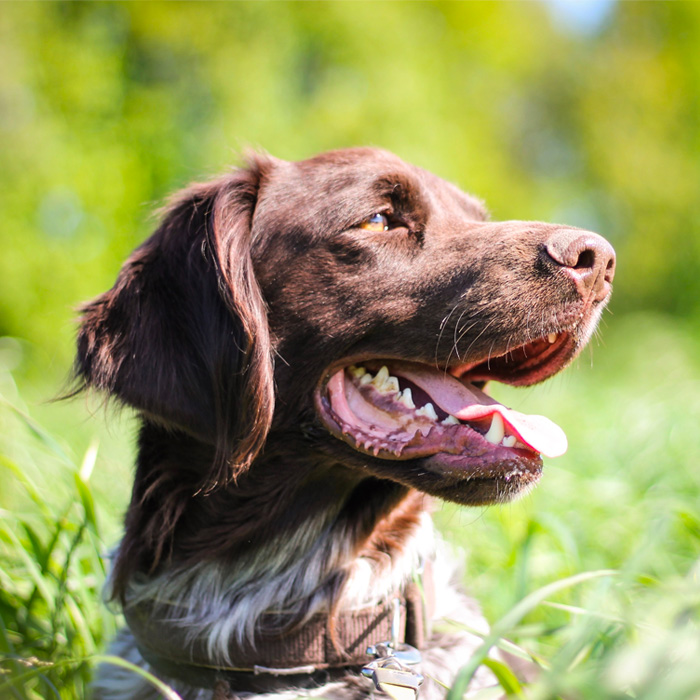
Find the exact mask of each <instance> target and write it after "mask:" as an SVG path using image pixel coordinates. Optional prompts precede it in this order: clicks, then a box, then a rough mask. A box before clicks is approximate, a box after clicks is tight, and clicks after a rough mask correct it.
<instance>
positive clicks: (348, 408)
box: [315, 332, 580, 505]
mask: <svg viewBox="0 0 700 700" xmlns="http://www.w3.org/2000/svg"><path fill="white" fill-rule="evenodd" d="M578 340H579V339H578V338H577V337H576V336H575V335H574V334H572V333H568V332H560V333H550V334H547V335H545V336H544V337H542V338H540V339H537V340H535V341H530V342H529V343H527V344H526V345H524V346H521V347H519V348H515V349H513V350H509V351H508V353H507V354H504V355H502V356H500V357H495V358H490V363H489V361H478V360H477V361H474V362H472V363H469V364H462V365H460V366H457V367H452V368H449V369H448V368H439V367H437V368H436V367H435V366H431V365H428V364H425V363H420V362H413V361H406V360H397V359H377V358H367V359H363V358H354V359H353V360H352V361H350V360H346V361H344V362H342V363H339V364H336V365H333V366H331V368H329V370H328V371H327V372H326V373H325V375H324V379H323V380H322V381H321V382H320V384H319V387H318V388H317V391H316V394H315V403H316V412H317V415H318V416H319V418H320V421H321V423H322V424H323V426H324V427H325V429H326V430H327V431H328V432H330V434H331V435H332V436H333V438H335V440H336V441H340V442H341V443H344V445H337V447H339V448H340V450H339V451H340V452H342V453H343V457H344V460H343V461H345V462H346V463H347V464H349V465H355V466H357V467H359V468H361V469H362V470H364V471H369V472H371V473H372V474H373V475H375V476H379V477H380V478H385V479H391V480H393V481H397V482H399V483H402V484H405V485H407V486H411V487H413V488H417V489H419V490H421V491H424V492H426V493H428V494H431V495H434V496H437V497H439V498H442V499H445V500H449V501H455V502H457V503H461V504H465V505H484V504H489V503H498V502H505V501H509V500H512V499H513V498H515V497H516V496H518V495H521V494H522V493H524V492H526V491H527V490H529V489H531V488H532V487H533V486H534V485H535V484H536V483H537V481H538V480H539V478H540V476H541V474H542V455H545V456H547V457H558V456H559V455H561V454H563V453H564V452H565V451H566V448H567V441H566V436H565V435H564V432H563V431H562V430H561V429H560V428H559V427H558V426H557V425H556V424H554V423H553V422H552V421H550V420H549V419H547V418H545V417H544V416H535V415H526V414H522V413H519V412H518V411H513V410H511V409H509V408H507V407H505V406H503V405H502V404H500V403H498V402H497V401H495V400H494V399H493V398H491V397H490V396H489V395H488V394H486V393H485V392H484V387H485V384H486V382H487V381H489V380H490V379H496V380H498V381H506V382H507V383H512V384H518V385H523V384H532V383H536V382H540V381H543V380H544V379H546V378H548V377H549V376H551V375H552V374H554V373H556V372H558V371H559V370H560V369H562V368H563V367H564V366H565V365H566V364H568V363H569V362H570V360H571V359H572V357H573V356H575V355H576V354H577V352H578V349H579V347H580V345H579V342H578ZM489 364H490V366H489ZM334 452H338V450H334Z"/></svg>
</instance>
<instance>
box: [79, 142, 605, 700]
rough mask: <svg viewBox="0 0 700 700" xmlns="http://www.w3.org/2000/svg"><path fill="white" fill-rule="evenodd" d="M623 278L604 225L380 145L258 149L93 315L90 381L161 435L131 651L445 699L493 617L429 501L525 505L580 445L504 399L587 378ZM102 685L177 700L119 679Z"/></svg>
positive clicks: (196, 191)
mask: <svg viewBox="0 0 700 700" xmlns="http://www.w3.org/2000/svg"><path fill="white" fill-rule="evenodd" d="M614 269H615V254H614V251H613V249H612V247H611V246H610V245H609V243H608V242H607V241H606V240H605V239H603V238H602V237H600V236H598V235H597V234H594V233H591V232H588V231H584V230H581V229H576V228H570V227H565V226H559V225H553V224H546V223H540V222H524V221H509V222H501V223H498V222H492V221H490V220H489V217H488V215H487V212H486V210H485V208H484V206H483V204H482V203H481V202H480V201H479V200H477V199H475V198H474V197H472V196H470V195H468V194H465V193H463V192H462V191H461V190H460V189H458V188H457V187H456V186H453V185H452V184H449V183H448V182H445V181H444V180H442V179H440V178H438V177H437V176H435V175H433V174H431V173H429V172H427V171H425V170H422V169H420V168H418V167H414V166H412V165H409V164H407V163H405V162H403V161H402V160H400V159H399V158H398V157H396V156H394V155H392V154H391V153H388V152H386V151H382V150H378V149H372V148H355V149H347V150H339V151H333V152H329V153H325V154H322V155H318V156H316V157H313V158H311V159H308V160H304V161H301V162H286V161H282V160H278V159H276V158H273V157H272V156H269V155H264V154H251V155H249V156H248V159H247V163H246V165H245V166H244V167H240V168H237V169H233V170H232V171H231V172H229V173H227V174H225V175H224V176H223V177H220V178H219V179H216V180H213V181H211V182H206V183H204V184H195V185H193V186H191V187H189V188H188V189H186V190H185V191H183V192H182V193H180V194H179V195H177V196H176V197H175V198H174V199H173V200H172V201H171V203H170V205H169V206H168V207H167V209H166V210H165V213H164V215H163V219H162V223H161V224H160V227H159V228H158V229H157V230H156V232H155V233H154V234H153V235H152V236H151V237H150V238H148V240H146V241H145V242H144V243H143V244H142V245H141V246H140V247H139V248H137V249H136V250H135V251H134V252H133V254H132V255H131V256H130V257H129V258H128V260H127V261H126V262H125V264H124V265H123V267H122V268H121V271H120V272H119V275H118V278H117V280H116V283H115V285H114V287H113V288H112V289H110V290H109V291H107V292H106V293H104V294H102V295H101V296H99V297H97V298H96V299H95V300H94V301H92V302H90V303H88V304H86V305H85V306H83V307H82V310H81V313H82V315H81V320H80V328H79V333H78V339H77V359H76V363H75V376H76V381H77V388H78V390H81V389H87V388H93V389H97V390H100V391H102V392H106V394H107V395H108V396H109V397H111V398H113V399H115V400H116V401H118V402H120V403H121V404H125V405H127V406H130V407H133V408H134V409H135V410H136V412H137V414H138V417H139V421H140V432H139V437H138V457H137V463H136V473H135V480H134V486H133V494H132V498H131V503H130V505H129V507H128V511H127V514H126V518H125V534H124V538H123V540H122V542H121V544H120V545H119V547H118V550H117V552H116V555H115V557H114V561H113V567H112V572H111V577H110V580H109V583H108V595H109V597H110V598H111V599H113V600H114V601H117V602H118V603H119V605H120V606H121V608H122V609H123V612H124V615H125V618H126V621H127V626H126V627H125V628H124V629H123V630H122V631H121V632H120V633H119V634H118V636H117V638H116V640H115V641H114V643H113V646H112V653H114V654H117V655H119V656H121V657H123V658H124V659H126V660H128V661H130V662H132V663H133V664H136V665H137V666H139V667H140V668H142V669H144V670H146V671H149V672H150V673H152V674H154V675H155V676H156V677H158V678H160V679H162V680H163V681H164V682H166V683H167V684H169V685H170V686H171V687H172V688H173V689H175V690H176V691H177V693H179V695H180V696H181V697H182V698H183V699H185V700H195V699H197V700H204V699H207V700H208V699H210V698H233V697H239V696H249V695H253V694H259V695H269V694H275V695H284V696H285V697H290V698H291V697H298V696H299V695H316V696H323V697H327V698H339V699H350V698H360V697H366V696H368V695H369V694H371V693H372V692H376V691H377V689H379V691H386V692H388V693H389V694H390V695H393V696H394V697H406V696H405V695H402V694H401V693H402V692H403V690H405V689H406V688H408V689H409V697H415V694H416V692H417V689H418V687H419V684H420V680H421V677H424V678H425V681H424V682H423V684H422V686H420V691H419V692H420V697H421V699H423V698H425V699H426V700H431V699H432V698H438V697H443V696H444V693H445V690H444V687H443V686H441V685H440V683H443V684H447V685H449V684H450V683H451V681H452V680H453V678H454V674H455V673H456V671H457V670H458V669H459V668H460V666H462V665H463V664H464V663H465V662H466V661H467V660H468V659H469V658H470V656H471V654H472V653H473V651H474V650H475V649H476V648H477V647H478V646H479V644H480V643H481V640H480V638H479V636H478V632H479V631H482V632H486V631H487V626H486V623H485V621H484V620H483V617H482V616H481V614H480V612H479V609H478V606H477V605H476V604H475V603H474V601H472V600H471V599H469V598H467V597H466V596H465V595H464V594H463V593H461V592H460V591H459V590H458V589H457V587H455V586H453V585H452V584H451V583H450V582H449V580H448V579H449V572H448V569H447V568H446V565H445V561H446V560H449V558H450V557H449V556H447V557H445V556H444V553H443V554H441V552H443V549H444V545H442V544H441V543H440V542H439V540H438V539H437V538H436V536H435V534H434V532H433V527H432V524H431V519H430V508H431V505H430V504H431V501H432V499H433V497H436V498H438V499H444V500H447V501H452V502H456V503H459V504H464V505H473V506H479V505H484V504H491V503H504V502H507V501H509V500H511V499H513V498H515V497H516V496H518V495H519V494H522V493H525V492H527V491H528V490H529V489H530V488H532V487H533V486H534V485H535V484H536V483H537V481H538V480H539V478H540V475H541V471H542V458H541V455H543V454H544V455H546V456H549V457H555V456H558V455H559V454H561V453H562V452H563V451H564V450H565V449H566V437H565V435H564V433H563V432H562V431H561V429H560V428H558V426H556V425H555V424H554V423H552V422H551V421H549V420H548V419H547V418H545V417H542V416H528V415H525V414H522V413H519V412H517V411H513V410H511V409H508V408H506V407H505V406H502V405H501V404H499V403H497V402H496V401H495V400H494V399H492V398H491V397H490V396H489V395H488V394H487V393H486V392H485V385H486V384H487V383H488V382H490V381H496V382H504V383H506V384H511V385H515V386H527V385H531V384H535V383H538V382H541V381H543V380H545V379H547V378H548V377H550V376H552V375H553V374H555V373H556V372H559V371H560V370H561V369H563V368H564V367H565V366H566V365H567V364H569V363H570V362H571V360H572V359H573V358H574V357H575V356H576V355H577V354H578V353H579V351H580V350H581V348H582V347H583V346H584V345H585V344H586V342H587V341H588V340H589V338H590V336H591V334H592V332H593V330H594V328H595V326H596V324H597V322H598V319H599V318H600V315H601V312H602V310H603V308H604V307H605V305H606V303H607V301H608V299H609V297H610V293H611V283H612V280H613V275H614ZM441 619H443V620H444V619H446V620H450V621H451V624H450V625H449V626H445V625H442V626H441V624H440V622H439V621H440V620H441ZM474 631H476V632H477V634H474V633H473V632H474ZM368 647H371V648H370V652H371V653H370V654H369V655H368V651H367V648H368ZM418 658H420V663H418V664H414V665H412V664H411V662H414V661H417V660H418ZM363 668H364V669H365V670H364V675H365V676H367V677H368V678H369V680H368V678H364V677H362V674H361V673H360V671H361V670H362V669H363ZM392 674H393V675H392ZM402 674H403V675H402ZM372 679H373V680H374V686H373V685H372V682H371V681H372ZM397 679H398V680H397ZM402 684H403V685H402ZM490 684H491V685H495V684H496V681H495V679H494V678H493V677H492V676H491V675H490V672H489V671H488V670H487V669H486V668H481V669H479V671H478V672H477V673H476V675H475V676H474V678H473V680H472V684H471V686H470V688H472V689H475V688H481V687H486V686H488V685H490ZM397 686H398V688H399V690H398V691H397V690H396V688H397ZM373 688H374V689H373ZM94 694H95V697H97V698H103V699H108V698H109V699H122V698H138V699H144V700H145V699H146V698H155V697H160V695H159V692H158V691H157V690H156V689H155V688H154V686H153V685H152V684H151V682H150V681H148V680H145V679H144V678H143V677H142V676H141V675H139V674H136V673H134V672H132V671H130V670H125V669H123V668H121V667H117V666H109V665H104V666H103V667H101V670H100V671H99V673H98V677H97V679H96V681H95V686H94Z"/></svg>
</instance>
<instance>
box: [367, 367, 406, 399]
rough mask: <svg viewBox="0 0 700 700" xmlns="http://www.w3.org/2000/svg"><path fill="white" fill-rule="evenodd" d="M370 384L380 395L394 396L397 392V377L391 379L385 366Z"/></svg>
mask: <svg viewBox="0 0 700 700" xmlns="http://www.w3.org/2000/svg"><path fill="white" fill-rule="evenodd" d="M372 384H374V386H375V388H376V389H377V391H381V392H382V394H396V393H397V392H398V391H399V380H398V378H397V377H392V376H391V375H390V374H389V370H388V369H387V367H386V365H383V366H382V367H381V368H380V370H379V372H377V376H376V377H375V378H374V379H373V380H372Z"/></svg>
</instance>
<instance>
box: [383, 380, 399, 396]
mask: <svg viewBox="0 0 700 700" xmlns="http://www.w3.org/2000/svg"><path fill="white" fill-rule="evenodd" d="M383 390H384V391H385V392H387V393H389V392H394V393H396V392H398V390H399V379H398V377H392V376H390V377H389V378H388V379H387V380H386V381H385V382H384V389H383Z"/></svg>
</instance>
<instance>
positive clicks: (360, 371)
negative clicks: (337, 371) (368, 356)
mask: <svg viewBox="0 0 700 700" xmlns="http://www.w3.org/2000/svg"><path fill="white" fill-rule="evenodd" d="M348 371H349V372H350V374H351V375H352V376H353V377H355V379H362V377H364V375H365V374H367V370H366V369H365V368H364V367H355V365H352V366H351V367H348Z"/></svg>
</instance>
